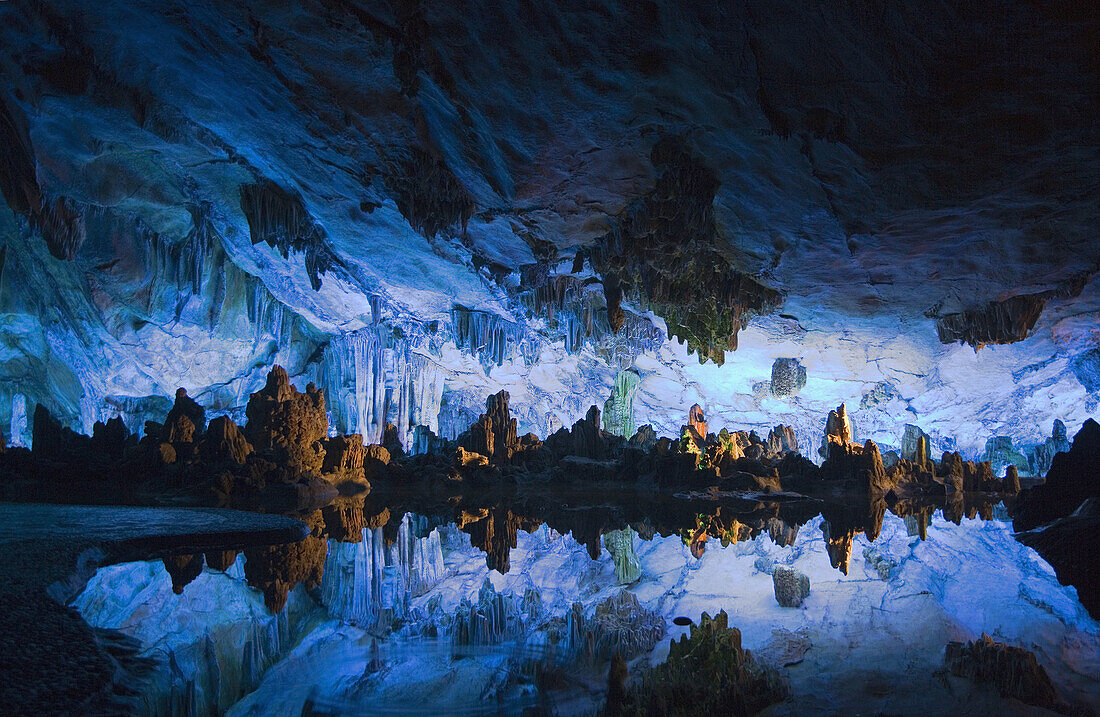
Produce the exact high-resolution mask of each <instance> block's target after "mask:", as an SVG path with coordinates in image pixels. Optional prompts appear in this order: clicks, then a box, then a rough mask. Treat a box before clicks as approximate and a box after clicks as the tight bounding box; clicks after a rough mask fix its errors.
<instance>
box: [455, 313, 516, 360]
mask: <svg viewBox="0 0 1100 717" xmlns="http://www.w3.org/2000/svg"><path fill="white" fill-rule="evenodd" d="M451 325H452V328H453V330H454V341H455V345H456V346H458V348H459V349H460V350H462V351H465V352H466V353H468V354H470V355H471V356H476V357H477V359H478V360H479V361H480V362H481V365H482V366H484V367H485V370H486V372H488V371H489V370H490V369H491V368H492V367H493V366H500V365H502V364H503V363H504V361H505V360H508V359H511V358H513V356H514V355H515V352H516V350H517V349H518V348H519V346H520V344H521V343H522V342H523V338H524V331H523V328H522V327H521V326H520V325H519V324H516V323H513V322H511V321H507V320H506V319H502V318H501V317H499V316H497V315H496V314H490V313H487V312H485V311H473V310H471V309H467V308H465V307H462V306H457V305H456V306H455V307H454V308H452V309H451Z"/></svg>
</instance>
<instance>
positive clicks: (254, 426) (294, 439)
mask: <svg viewBox="0 0 1100 717" xmlns="http://www.w3.org/2000/svg"><path fill="white" fill-rule="evenodd" d="M245 413H246V415H247V416H248V424H247V425H246V426H245V435H246V436H247V437H248V439H249V441H250V442H251V443H252V445H253V446H255V448H256V450H257V451H275V452H276V454H278V455H281V456H285V459H286V462H287V465H288V466H289V467H290V468H291V469H293V470H297V471H299V472H302V473H313V474H320V473H321V469H322V466H323V464H324V457H325V451H324V448H322V446H321V441H322V440H323V439H324V438H325V437H327V436H328V416H327V415H326V414H325V397H324V395H323V394H322V393H321V392H320V391H319V390H317V388H316V387H314V385H313V384H312V383H311V384H309V385H308V386H307V387H306V391H305V393H299V392H298V389H296V388H295V387H294V386H292V385H291V384H290V377H289V376H287V373H286V370H285V369H284V368H282V367H281V366H275V367H274V368H273V369H271V373H269V374H268V377H267V385H265V386H264V388H263V389H262V390H261V391H259V392H257V393H254V394H252V396H251V398H249V400H248V406H247V407H246V409H245Z"/></svg>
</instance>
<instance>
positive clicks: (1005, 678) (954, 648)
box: [944, 633, 1070, 714]
mask: <svg viewBox="0 0 1100 717" xmlns="http://www.w3.org/2000/svg"><path fill="white" fill-rule="evenodd" d="M944 664H945V665H946V666H947V668H948V669H949V670H951V674H953V675H956V676H957V677H965V678H966V679H969V680H973V681H974V682H978V683H983V682H990V683H993V685H994V686H995V687H996V688H997V690H998V691H999V692H1000V693H1001V697H1006V698H1008V697H1011V698H1015V699H1018V700H1020V701H1021V702H1023V703H1025V704H1029V705H1034V706H1036V707H1042V708H1044V709H1048V710H1052V711H1054V712H1061V713H1062V714H1070V710H1069V706H1068V705H1067V704H1065V703H1064V702H1063V701H1062V700H1061V698H1059V696H1058V693H1057V692H1056V691H1055V689H1054V685H1053V684H1052V683H1051V681H1050V677H1049V676H1047V672H1046V670H1044V669H1043V667H1042V665H1040V664H1039V662H1038V661H1037V660H1036V659H1035V655H1033V654H1032V653H1030V652H1028V651H1027V650H1025V649H1024V648H1022V647H1013V646H1010V645H1006V644H1004V643H1001V642H994V641H993V638H991V637H990V636H989V635H986V634H984V633H983V634H982V636H981V638H979V639H977V640H974V641H973V642H969V643H962V642H949V643H947V648H946V650H945V654H944Z"/></svg>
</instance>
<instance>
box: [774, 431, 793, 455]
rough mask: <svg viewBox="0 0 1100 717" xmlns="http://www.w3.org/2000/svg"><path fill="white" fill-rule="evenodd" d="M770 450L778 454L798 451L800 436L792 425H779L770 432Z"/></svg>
mask: <svg viewBox="0 0 1100 717" xmlns="http://www.w3.org/2000/svg"><path fill="white" fill-rule="evenodd" d="M768 450H770V451H771V452H772V453H775V454H777V455H783V454H785V453H792V452H794V453H797V452H798V438H797V437H796V436H795V435H794V429H793V428H791V427H790V426H783V425H779V426H776V427H775V428H773V429H772V430H771V431H769V432H768Z"/></svg>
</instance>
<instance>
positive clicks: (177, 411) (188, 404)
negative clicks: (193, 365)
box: [164, 388, 206, 433]
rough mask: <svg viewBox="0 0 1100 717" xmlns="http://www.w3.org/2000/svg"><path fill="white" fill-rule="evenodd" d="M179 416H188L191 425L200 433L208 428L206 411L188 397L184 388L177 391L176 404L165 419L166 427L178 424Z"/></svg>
mask: <svg viewBox="0 0 1100 717" xmlns="http://www.w3.org/2000/svg"><path fill="white" fill-rule="evenodd" d="M179 416H186V417H187V418H188V419H190V421H191V425H193V426H194V427H195V428H194V430H195V431H196V432H198V433H202V431H203V429H205V428H206V411H205V410H204V409H203V407H202V406H200V405H199V404H198V403H197V402H196V401H195V400H194V399H193V398H191V397H190V396H188V395H187V390H186V389H183V388H178V389H176V402H175V404H173V406H172V410H171V411H169V412H168V417H167V418H166V419H164V425H166V426H171V425H172V424H174V423H175V422H176V419H177V418H178V417H179Z"/></svg>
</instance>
